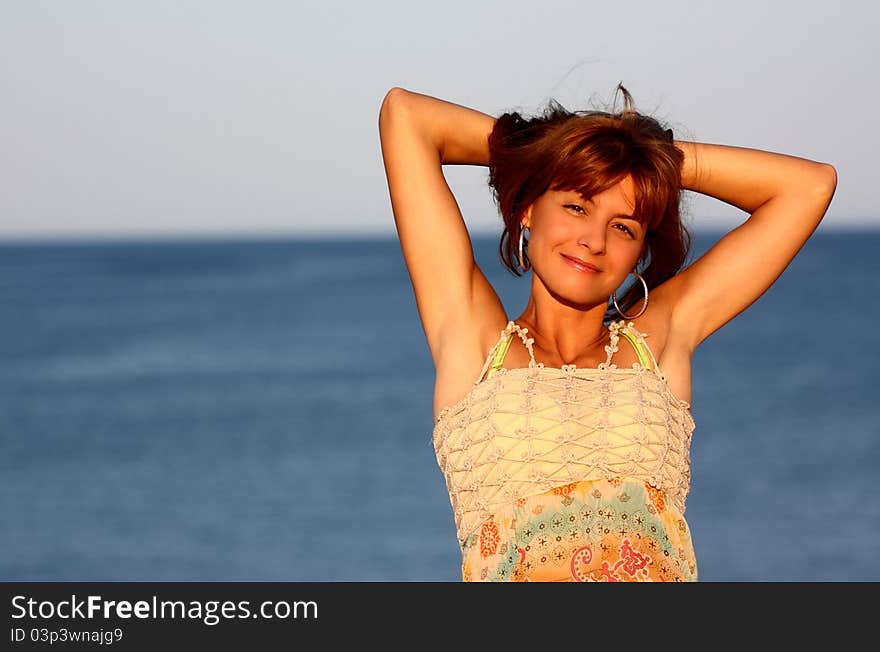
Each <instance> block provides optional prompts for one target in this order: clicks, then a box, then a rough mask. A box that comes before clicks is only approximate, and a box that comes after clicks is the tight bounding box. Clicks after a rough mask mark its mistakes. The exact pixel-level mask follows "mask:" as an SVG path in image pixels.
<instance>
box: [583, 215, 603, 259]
mask: <svg viewBox="0 0 880 652" xmlns="http://www.w3.org/2000/svg"><path fill="white" fill-rule="evenodd" d="M605 235H606V234H605V227H604V226H603V225H602V224H601V220H597V219H588V220H585V221H584V227H583V229H582V231H581V233H580V237H579V238H578V244H579V245H582V246H585V247H587V249H589V250H590V253H591V254H593V255H594V256H599V255H601V254H604V253H605Z"/></svg>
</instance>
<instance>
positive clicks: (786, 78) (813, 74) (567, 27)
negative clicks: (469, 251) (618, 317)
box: [0, 0, 880, 239]
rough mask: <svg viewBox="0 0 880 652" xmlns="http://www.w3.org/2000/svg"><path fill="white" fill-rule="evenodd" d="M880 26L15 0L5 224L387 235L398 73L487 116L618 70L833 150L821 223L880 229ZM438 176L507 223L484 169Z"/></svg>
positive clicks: (2, 144)
mask: <svg viewBox="0 0 880 652" xmlns="http://www.w3.org/2000/svg"><path fill="white" fill-rule="evenodd" d="M878 23H880V21H878V10H877V9H876V8H875V7H874V6H872V5H870V4H869V3H868V2H856V1H852V0H849V1H848V0H843V1H841V2H837V3H832V2H822V3H816V2H795V1H773V0H764V1H753V0H741V1H738V2H684V1H665V2H655V1H642V0H629V1H627V2H621V3H593V2H584V1H580V2H561V1H556V0H542V1H541V2H531V3H526V2H520V1H515V0H503V1H491V2H480V1H478V0H469V1H466V2H463V1H459V0H454V1H447V2H431V3H420V2H414V1H408V2H389V1H382V0H377V1H373V2H366V3H354V2H345V3H340V2H327V1H321V2H270V1H267V0H251V1H248V2H244V1H241V2H220V1H207V0H205V1H189V2H187V1H185V0H174V1H165V0H150V1H143V2H125V1H122V0H117V1H104V2H98V1H94V0H77V1H75V2H74V1H71V2H62V1H56V2H46V1H37V0H3V1H2V3H0V85H2V98H3V101H2V102H0V238H6V239H12V238H23V237H26V238H42V237H50V238H66V237H79V236H82V237H95V236H110V237H129V236H173V235H187V236H220V235H256V236H264V235H271V234H274V233H277V234H301V233H309V234H320V233H383V232H384V233H393V232H394V231H393V229H394V226H393V219H392V217H391V212H390V205H389V202H388V195H387V187H386V185H385V179H384V175H383V170H382V162H381V156H380V151H379V141H378V130H377V126H376V121H377V115H378V110H379V105H380V103H381V100H382V97H383V96H384V94H385V92H386V91H387V90H388V89H389V88H390V87H392V86H403V87H405V88H409V89H412V90H417V91H419V92H423V93H427V94H430V95H436V96H438V97H443V98H445V99H448V100H451V101H454V102H458V103H460V104H465V105H468V106H473V107H475V108H478V109H480V110H482V111H485V112H487V113H491V114H493V115H497V114H499V113H501V112H502V111H504V110H507V109H518V110H522V111H532V110H535V109H536V108H538V107H540V106H541V105H542V104H543V103H544V102H545V101H546V100H547V99H549V98H551V97H552V98H555V99H557V100H559V101H560V102H562V103H563V104H564V105H565V106H567V107H568V108H572V109H574V108H588V105H591V104H593V105H595V104H596V103H603V102H606V101H608V100H610V99H611V94H612V92H613V89H614V87H615V85H616V84H617V82H618V81H621V82H623V83H624V85H626V86H627V88H628V89H629V90H630V92H631V93H632V95H633V97H634V99H635V101H636V103H637V106H638V108H639V109H641V110H642V111H644V112H646V113H651V114H652V115H654V116H655V117H658V118H660V119H662V120H664V121H668V122H669V123H670V124H671V125H672V127H673V128H674V130H675V132H676V136H677V137H678V138H682V139H685V140H698V141H704V142H716V143H724V144H732V145H741V146H746V147H755V148H760V149H768V150H772V151H778V152H784V153H788V154H794V155H797V156H803V157H805V158H810V159H814V160H819V161H825V162H829V163H832V164H833V165H834V166H835V167H836V168H837V172H838V188H837V194H836V196H835V198H834V201H833V203H832V204H831V207H830V209H829V211H828V215H827V217H826V219H825V221H824V222H823V225H822V227H821V228H822V229H826V228H828V229H830V228H835V227H845V226H848V225H853V224H859V225H864V224H869V223H870V224H873V225H877V224H878V223H880V207H878V199H877V196H876V194H875V191H876V186H877V171H876V170H877V163H876V158H877V149H878V145H880V138H878V135H877V131H876V130H877V118H876V110H877V106H878V99H880V91H878V86H880V85H878V83H877V79H878V77H877V72H876V70H875V69H874V67H875V66H876V64H877V62H878V61H880V52H878V46H877V45H876V43H877V40H876V34H875V27H876V25H877V24H878ZM447 170H448V175H447V176H448V178H449V181H450V185H451V186H452V188H453V190H454V191H455V192H456V195H457V197H458V199H459V204H460V205H461V208H462V210H463V212H464V214H465V219H466V221H467V223H468V225H469V226H470V227H471V229H472V230H473V231H474V232H475V233H476V232H495V231H496V230H497V228H498V224H499V219H498V217H497V215H496V213H495V207H494V205H493V204H492V201H491V195H490V193H489V190H488V188H487V186H486V183H485V181H486V171H485V169H484V168H475V167H465V168H455V169H449V168H447ZM686 211H687V213H688V214H689V215H690V216H691V219H692V223H693V224H694V226H695V227H696V228H702V227H704V226H721V225H724V226H728V225H732V224H735V223H738V222H740V221H742V220H743V219H745V218H746V217H747V216H746V215H745V214H743V213H742V212H741V211H739V210H737V209H735V208H732V207H730V206H727V205H726V204H723V203H721V202H719V201H717V200H714V199H711V198H706V197H703V196H698V195H694V194H692V193H688V196H687V201H686Z"/></svg>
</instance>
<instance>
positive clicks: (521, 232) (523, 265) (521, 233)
mask: <svg viewBox="0 0 880 652" xmlns="http://www.w3.org/2000/svg"><path fill="white" fill-rule="evenodd" d="M527 228H528V227H526V226H522V225H520V227H519V266H520V268H521V269H522V271H524V272H527V271H529V270H530V269H531V268H532V264H531V263H529V266H528V267H526V261H525V258H524V257H523V237H524V236H525V233H526V229H527ZM529 231H531V229H529Z"/></svg>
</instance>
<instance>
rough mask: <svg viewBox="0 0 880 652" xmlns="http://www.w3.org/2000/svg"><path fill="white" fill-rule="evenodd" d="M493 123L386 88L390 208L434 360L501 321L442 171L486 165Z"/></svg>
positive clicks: (382, 124) (382, 121) (383, 119)
mask: <svg viewBox="0 0 880 652" xmlns="http://www.w3.org/2000/svg"><path fill="white" fill-rule="evenodd" d="M494 124H495V118H493V117H492V116H489V115H486V114H485V113H481V112H479V111H475V110H473V109H469V108H467V107H464V106H460V105H457V104H453V103H451V102H446V101H444V100H440V99H437V98H434V97H430V96H428V95H423V94H420V93H414V92H411V91H407V90H404V89H402V88H392V89H391V90H390V91H389V92H388V93H387V94H386V96H385V98H384V100H383V102H382V107H381V109H380V112H379V135H380V140H381V145H382V157H383V161H384V165H385V175H386V178H387V181H388V189H389V192H390V195H391V208H392V212H393V214H394V221H395V225H396V227H397V233H398V237H399V238H400V245H401V249H402V252H403V257H404V261H405V263H406V266H407V270H408V272H409V275H410V279H411V281H412V285H413V290H414V292H415V299H416V305H417V307H418V311H419V317H420V319H421V322H422V327H423V329H424V331H425V337H426V338H427V341H428V347H429V348H430V350H431V355H432V358H433V360H434V365H435V367H439V364H440V361H441V359H442V358H443V357H444V356H446V357H447V358H448V357H450V356H453V355H455V354H454V353H452V352H451V351H450V348H451V347H449V346H447V345H448V344H449V342H455V343H456V345H460V344H461V342H462V341H465V342H471V343H472V344H473V345H474V346H475V347H478V346H480V344H479V343H478V342H480V338H481V337H482V333H481V332H480V331H481V329H482V328H484V327H485V326H486V325H487V324H497V323H498V322H502V321H503V320H504V308H503V306H502V304H501V301H500V299H499V298H498V295H497V294H496V292H495V290H494V289H493V288H492V287H491V285H490V284H489V282H488V281H487V280H486V277H485V276H484V275H483V273H482V271H481V270H480V269H479V267H478V266H477V264H476V262H475V261H474V254H473V247H472V245H471V240H470V236H469V234H468V231H467V227H466V225H465V222H464V219H463V218H462V215H461V212H460V210H459V207H458V204H457V202H456V200H455V197H454V196H453V194H452V192H451V191H450V189H449V186H448V184H447V183H446V179H445V177H444V176H443V170H442V166H443V165H450V164H459V165H488V163H489V145H488V138H489V134H490V133H491V131H492V127H493V126H494ZM469 371H470V370H469Z"/></svg>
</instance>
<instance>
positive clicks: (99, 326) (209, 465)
mask: <svg viewBox="0 0 880 652" xmlns="http://www.w3.org/2000/svg"><path fill="white" fill-rule="evenodd" d="M720 235H721V233H711V232H706V233H700V232H698V233H697V234H696V242H695V255H700V254H701V253H702V252H703V251H705V250H706V249H707V248H708V247H710V246H711V245H712V244H714V242H715V241H717V238H718V237H720ZM474 249H475V255H476V257H477V260H478V262H479V264H480V265H481V267H482V268H483V270H484V271H485V272H486V274H487V276H488V277H489V279H490V281H491V282H492V283H493V284H494V285H495V287H496V288H497V289H498V291H499V294H500V295H501V297H502V300H503V302H504V304H505V306H506V308H507V310H508V314H509V315H510V316H511V317H515V316H517V315H519V313H520V311H521V310H522V308H523V306H524V305H525V301H526V298H527V296H528V282H527V281H526V280H525V279H516V278H515V277H513V276H512V275H511V274H510V273H509V272H507V271H506V270H505V269H503V267H502V266H501V263H500V261H499V259H498V255H497V241H496V239H495V238H494V237H483V236H481V237H475V238H474ZM877 252H880V231H849V232H832V231H829V232H823V231H821V230H820V231H819V232H817V233H816V234H814V236H813V237H812V238H811V239H810V240H809V241H808V242H807V244H806V245H805V246H804V248H803V249H802V250H801V252H800V254H799V255H798V256H797V258H796V259H795V260H794V261H793V262H792V264H791V265H790V266H789V267H788V268H787V269H786V270H785V272H784V273H783V275H782V276H781V277H780V279H779V280H778V281H777V282H776V283H775V284H774V285H773V286H772V287H771V288H770V289H769V290H768V291H767V292H766V293H765V294H764V295H763V296H762V297H761V298H760V299H758V301H756V302H755V303H754V304H753V305H752V306H750V307H749V308H748V309H747V310H746V311H744V312H743V313H741V314H740V315H739V316H738V317H736V318H735V319H734V320H733V321H731V322H730V323H729V324H727V325H726V326H725V327H724V328H723V329H721V330H720V331H718V332H716V333H715V334H714V335H712V336H711V337H710V338H709V339H707V340H706V341H705V342H704V343H703V345H702V346H701V347H700V349H698V350H697V352H696V354H695V357H694V361H693V397H692V403H693V408H692V413H693V416H694V418H695V420H696V424H697V427H696V430H695V432H694V438H693V443H692V449H691V462H692V483H691V493H690V496H689V498H688V503H687V511H686V517H687V519H688V523H689V525H690V528H691V533H692V536H693V541H694V545H695V548H696V554H697V561H698V566H699V575H700V579H701V580H705V581H878V580H880V476H878V472H877V471H878V466H880V419H878V400H877V395H878V390H880V371H878V369H880V367H878V363H880V344H878V340H877V330H876V324H877V323H878V322H880V302H878V295H880V274H878V271H880V268H878V264H877V260H878V253H877ZM0 310H2V321H0V443H2V454H0V465H2V466H0V473H2V493H0V501H2V511H0V529H2V532H3V536H2V541H0V579H3V580H6V581H129V580H131V581H147V580H149V581H328V582H330V581H414V582H415V581H459V580H460V577H461V576H460V570H459V564H460V554H459V551H458V547H457V542H456V537H455V528H454V523H453V518H452V510H451V506H450V503H449V497H448V495H447V493H446V487H445V484H444V480H443V476H442V474H441V472H440V469H439V467H438V466H437V462H436V458H435V456H434V450H433V447H432V443H431V429H432V425H433V424H432V401H433V396H432V393H433V381H434V378H433V366H432V364H431V358H430V355H429V352H428V349H427V345H426V343H425V340H424V335H423V332H422V330H421V325H420V323H419V320H418V314H417V311H416V307H415V302H414V298H413V293H412V287H411V285H410V281H409V277H408V276H407V273H406V268H405V266H404V262H403V258H402V255H401V252H400V247H399V244H398V242H397V240H396V238H395V237H394V236H393V235H391V236H387V237H376V238H368V237H364V238H356V239H355V238H353V239H349V240H345V239H326V240H321V239H314V238H305V239H277V240H263V241H261V240H252V241H248V240H241V241H232V240H213V241H212V240H206V241H203V242H199V241H194V240H180V241H169V240H158V241H155V242H147V241H127V242H126V241H117V242H111V241H95V242H92V243H87V242H79V243H70V242H68V243H63V242H57V243H51V242H46V243H42V244H38V243H30V244H21V243H19V244H12V243H7V244H6V245H2V246H0Z"/></svg>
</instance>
